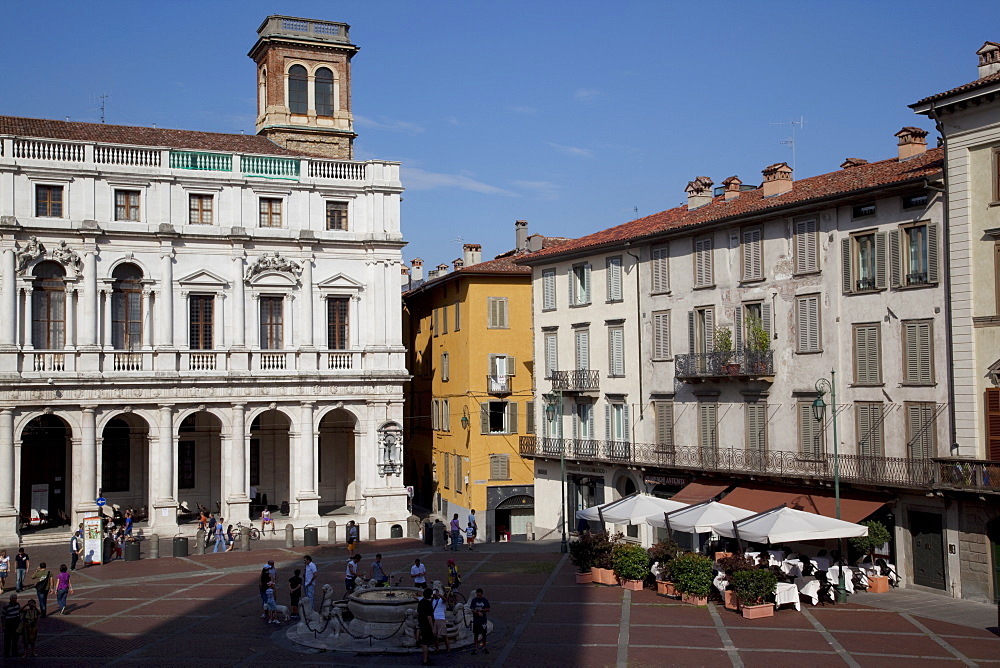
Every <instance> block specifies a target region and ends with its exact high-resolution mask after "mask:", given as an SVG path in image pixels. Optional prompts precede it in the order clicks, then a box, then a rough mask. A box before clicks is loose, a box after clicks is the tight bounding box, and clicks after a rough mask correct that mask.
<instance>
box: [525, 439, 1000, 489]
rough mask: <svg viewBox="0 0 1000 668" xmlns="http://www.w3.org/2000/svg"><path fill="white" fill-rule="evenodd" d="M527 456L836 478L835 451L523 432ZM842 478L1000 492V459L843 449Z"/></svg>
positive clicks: (860, 481)
mask: <svg viewBox="0 0 1000 668" xmlns="http://www.w3.org/2000/svg"><path fill="white" fill-rule="evenodd" d="M519 449H520V454H521V456H522V457H540V458H554V457H560V456H565V457H566V458H567V459H572V460H575V461H579V462H594V463H609V464H631V465H635V466H658V467H662V468H666V469H683V470H696V471H713V472H719V473H729V474H747V475H757V476H774V477H782V478H788V477H790V478H803V479H812V480H822V481H829V480H833V464H834V462H833V455H831V454H828V453H823V454H819V455H806V454H803V453H800V452H788V451H784V450H777V451H758V450H745V449H742V448H701V447H697V446H679V447H670V446H667V445H662V444H656V443H627V442H624V441H601V440H592V439H572V438H568V439H558V438H544V437H537V436H522V437H521V438H520V443H519ZM840 479H841V480H842V481H844V482H852V483H859V484H870V485H885V486H889V487H900V488H907V489H936V488H941V489H963V490H975V491H989V492H1000V462H988V461H981V460H943V459H910V458H904V457H873V456H863V455H840Z"/></svg>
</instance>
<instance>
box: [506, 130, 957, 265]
mask: <svg viewBox="0 0 1000 668" xmlns="http://www.w3.org/2000/svg"><path fill="white" fill-rule="evenodd" d="M942 157H943V151H942V149H940V148H934V149H930V150H928V151H927V152H925V153H923V154H921V155H919V156H916V157H913V158H910V159H909V160H903V161H900V160H898V159H897V158H891V159H889V160H882V161H879V162H873V163H868V164H862V165H855V166H853V167H851V168H850V169H843V170H840V171H837V172H830V173H828V174H821V175H819V176H813V177H809V178H806V179H801V180H799V181H795V182H794V184H793V186H792V190H791V191H789V192H786V193H783V194H781V195H776V196H774V197H767V198H765V197H764V190H763V188H757V189H756V190H746V191H744V192H742V193H740V196H739V197H737V198H735V199H732V200H730V201H728V202H727V201H725V198H724V197H723V196H721V195H720V196H718V197H716V198H714V199H713V200H712V202H711V203H710V204H707V205H705V206H702V207H698V208H697V209H694V210H693V211H688V208H687V206H679V207H676V208H673V209H668V210H666V211H661V212H660V213H654V214H653V215H651V216H646V217H645V218H639V219H638V220H633V221H631V222H628V223H624V224H622V225H618V226H616V227H611V228H608V229H606V230H601V231H600V232H595V233H594V234H590V235H587V236H585V237H580V238H579V239H574V240H572V241H569V242H567V243H564V244H560V245H559V246H556V247H553V248H544V249H542V250H540V251H536V252H534V253H529V254H527V255H521V256H519V257H518V262H521V263H525V264H535V263H536V261H539V260H542V259H544V258H549V257H554V256H559V255H565V254H570V253H575V252H579V251H584V250H586V249H589V248H594V247H598V246H603V245H606V244H615V243H621V242H624V241H631V240H636V239H641V238H644V237H648V236H652V235H656V234H659V233H662V232H667V231H670V230H676V229H681V228H684V227H689V226H693V225H698V224H701V223H714V222H722V221H725V220H729V219H732V218H738V217H740V216H750V215H758V214H765V213H768V212H770V211H772V210H773V211H774V212H775V213H777V211H778V210H780V209H782V208H785V207H788V206H790V205H804V204H809V203H810V202H813V201H820V200H824V199H827V198H830V197H836V196H846V195H849V194H851V193H854V192H862V191H866V190H870V189H873V188H878V187H880V186H890V185H893V184H900V183H905V182H907V181H915V180H919V179H922V178H925V177H928V176H931V175H933V174H936V173H938V172H940V171H941V167H942Z"/></svg>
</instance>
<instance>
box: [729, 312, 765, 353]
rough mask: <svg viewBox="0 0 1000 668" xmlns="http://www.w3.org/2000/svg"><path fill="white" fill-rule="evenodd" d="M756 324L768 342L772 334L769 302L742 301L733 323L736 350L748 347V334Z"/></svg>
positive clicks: (739, 350) (740, 350)
mask: <svg viewBox="0 0 1000 668" xmlns="http://www.w3.org/2000/svg"><path fill="white" fill-rule="evenodd" d="M758 325H759V327H760V328H761V330H763V332H764V336H765V338H766V339H767V341H768V343H769V344H770V341H771V340H772V336H773V335H772V334H771V303H770V302H764V301H760V302H744V303H743V308H742V309H740V310H738V311H737V314H736V322H735V323H734V330H735V331H734V332H733V339H734V344H735V345H736V352H742V351H743V350H744V349H745V348H748V347H749V342H750V336H751V334H752V333H753V331H754V327H756V326H758Z"/></svg>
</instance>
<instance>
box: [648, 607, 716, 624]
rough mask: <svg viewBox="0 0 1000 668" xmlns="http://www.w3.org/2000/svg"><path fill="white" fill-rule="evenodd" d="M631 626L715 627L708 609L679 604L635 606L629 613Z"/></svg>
mask: <svg viewBox="0 0 1000 668" xmlns="http://www.w3.org/2000/svg"><path fill="white" fill-rule="evenodd" d="M629 622H630V623H631V624H655V625H664V626H675V625H683V626H711V627H713V628H714V627H715V622H713V621H712V616H711V615H710V614H709V613H708V608H699V607H697V606H693V605H684V604H682V603H677V604H675V605H670V604H668V605H633V606H632V610H631V611H630V612H629Z"/></svg>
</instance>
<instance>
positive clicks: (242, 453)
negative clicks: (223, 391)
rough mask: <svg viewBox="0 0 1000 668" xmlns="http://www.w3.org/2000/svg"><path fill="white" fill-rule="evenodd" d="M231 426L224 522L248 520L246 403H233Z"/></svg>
mask: <svg viewBox="0 0 1000 668" xmlns="http://www.w3.org/2000/svg"><path fill="white" fill-rule="evenodd" d="M232 411H233V420H232V423H233V426H232V433H231V434H230V438H229V471H230V484H229V494H227V495H226V503H227V504H228V505H229V509H228V510H227V511H226V512H227V515H226V523H227V524H231V523H235V522H237V521H249V519H250V497H249V496H248V489H249V487H248V473H249V469H248V468H247V434H246V404H239V403H237V404H233V408H232Z"/></svg>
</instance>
